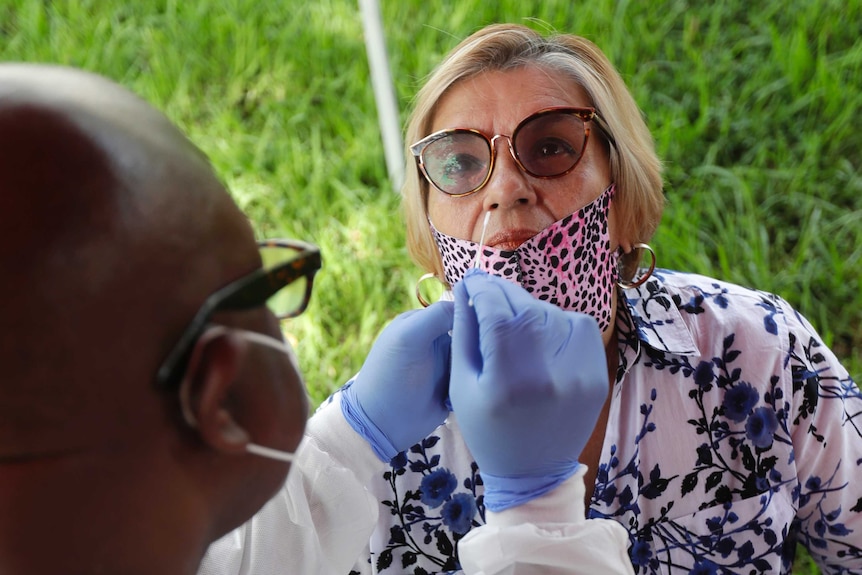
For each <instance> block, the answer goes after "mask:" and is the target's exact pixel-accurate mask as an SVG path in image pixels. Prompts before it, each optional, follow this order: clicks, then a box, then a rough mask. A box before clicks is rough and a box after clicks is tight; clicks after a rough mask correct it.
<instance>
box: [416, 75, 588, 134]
mask: <svg viewBox="0 0 862 575" xmlns="http://www.w3.org/2000/svg"><path fill="white" fill-rule="evenodd" d="M557 106H573V107H586V106H592V101H591V100H590V98H589V97H588V96H587V93H586V91H585V90H584V89H583V88H582V87H581V86H580V85H579V84H578V83H577V82H575V81H574V80H572V79H570V78H567V77H564V76H562V75H561V74H558V73H555V72H553V71H549V70H547V69H544V68H539V67H525V68H516V69H514V70H505V71H491V72H482V73H480V74H477V75H475V76H471V77H470V78H465V79H463V80H461V81H459V82H458V83H456V84H454V85H453V86H451V87H450V88H449V89H448V90H447V91H446V93H444V94H443V96H441V98H440V99H439V100H438V102H437V106H436V111H435V114H434V118H433V121H432V124H431V129H430V131H429V133H433V132H436V131H437V130H442V129H446V128H474V129H478V130H481V131H483V132H488V133H500V134H511V132H512V130H514V129H515V127H516V126H517V125H518V124H519V123H520V122H521V120H523V119H524V118H526V117H527V116H529V115H531V114H533V113H535V112H537V111H539V110H541V109H544V108H551V107H557Z"/></svg>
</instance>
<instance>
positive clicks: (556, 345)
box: [449, 270, 608, 511]
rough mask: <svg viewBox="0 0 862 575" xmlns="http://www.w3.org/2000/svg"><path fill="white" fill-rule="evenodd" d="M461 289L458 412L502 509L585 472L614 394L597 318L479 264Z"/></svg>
mask: <svg viewBox="0 0 862 575" xmlns="http://www.w3.org/2000/svg"><path fill="white" fill-rule="evenodd" d="M454 292H455V325H454V328H453V336H452V378H451V381H450V384H449V394H450V398H451V401H452V409H453V411H454V412H455V415H456V417H457V418H458V424H459V426H460V428H461V433H462V435H463V437H464V440H465V441H466V443H467V447H469V448H470V452H471V453H472V454H473V457H474V458H475V459H476V463H477V464H478V465H479V471H480V473H481V474H482V478H483V480H484V482H485V506H486V507H487V508H488V509H490V510H491V511H501V510H503V509H507V508H509V507H513V506H515V505H520V504H522V503H525V502H527V501H530V500H531V499H534V498H536V497H538V496H540V495H542V494H544V493H547V492H548V491H550V490H551V489H553V488H554V487H556V486H557V485H559V484H560V483H562V482H563V481H565V480H566V479H568V478H569V477H571V475H572V474H573V473H574V472H575V471H576V470H577V469H578V466H579V465H580V464H579V463H578V456H579V455H580V453H581V450H583V448H584V445H586V442H587V440H588V439H589V437H590V435H591V434H592V432H593V428H594V427H595V425H596V421H597V419H598V416H599V412H600V411H601V409H602V406H603V405H604V402H605V399H606V398H607V395H608V373H607V364H606V361H605V350H604V346H603V344H602V338H601V333H600V332H599V328H598V325H597V324H596V321H595V320H594V319H593V318H592V317H590V316H588V315H585V314H581V313H576V312H569V311H563V310H561V309H560V308H558V307H557V306H554V305H552V304H549V303H546V302H543V301H539V300H537V299H535V298H534V297H533V296H532V295H530V294H529V293H528V292H527V291H526V290H524V289H523V288H521V286H518V285H516V284H514V283H512V282H509V281H506V280H504V279H501V278H498V277H496V276H491V275H488V274H487V273H485V272H482V271H479V270H470V271H468V272H467V274H466V275H465V277H464V280H463V281H461V282H459V283H458V284H456V285H455V289H454ZM471 299H472V305H470V300H471Z"/></svg>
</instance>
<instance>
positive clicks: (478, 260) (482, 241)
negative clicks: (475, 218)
mask: <svg viewBox="0 0 862 575" xmlns="http://www.w3.org/2000/svg"><path fill="white" fill-rule="evenodd" d="M490 219H491V210H488V211H487V212H485V222H484V223H483V224H482V235H481V236H479V249H478V250H477V251H476V259H475V260H474V261H473V267H474V268H477V267H479V264H480V263H482V248H483V247H485V230H487V229H488V220H490Z"/></svg>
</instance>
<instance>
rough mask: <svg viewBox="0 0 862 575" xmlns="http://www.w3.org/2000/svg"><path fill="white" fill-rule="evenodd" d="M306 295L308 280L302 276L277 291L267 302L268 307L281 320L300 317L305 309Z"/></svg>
mask: <svg viewBox="0 0 862 575" xmlns="http://www.w3.org/2000/svg"><path fill="white" fill-rule="evenodd" d="M306 293H308V278H307V277H306V276H302V277H299V278H297V279H295V280H294V281H292V282H290V283H289V284H287V285H286V286H284V287H283V288H282V289H281V290H279V291H277V292H276V293H275V294H274V295H273V296H272V297H271V298H269V299H268V300H266V305H267V307H268V308H269V309H270V311H272V313H273V314H275V317H277V318H279V319H283V318H286V317H293V316H296V315H299V312H301V311H302V310H303V309H304V307H305V303H306V302H305V295H306Z"/></svg>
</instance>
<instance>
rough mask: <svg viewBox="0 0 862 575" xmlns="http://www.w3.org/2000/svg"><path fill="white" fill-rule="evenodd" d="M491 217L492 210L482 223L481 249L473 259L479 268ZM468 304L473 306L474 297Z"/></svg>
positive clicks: (486, 214)
mask: <svg viewBox="0 0 862 575" xmlns="http://www.w3.org/2000/svg"><path fill="white" fill-rule="evenodd" d="M490 219H491V210H488V211H487V212H485V221H484V223H483V224H482V235H481V236H479V249H478V250H476V259H475V260H474V261H473V267H474V268H478V267H479V264H481V263H482V251H483V248H484V247H485V230H487V229H488V220H490ZM467 305H469V306H470V307H473V298H472V297H471V298H470V299H468V300H467Z"/></svg>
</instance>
